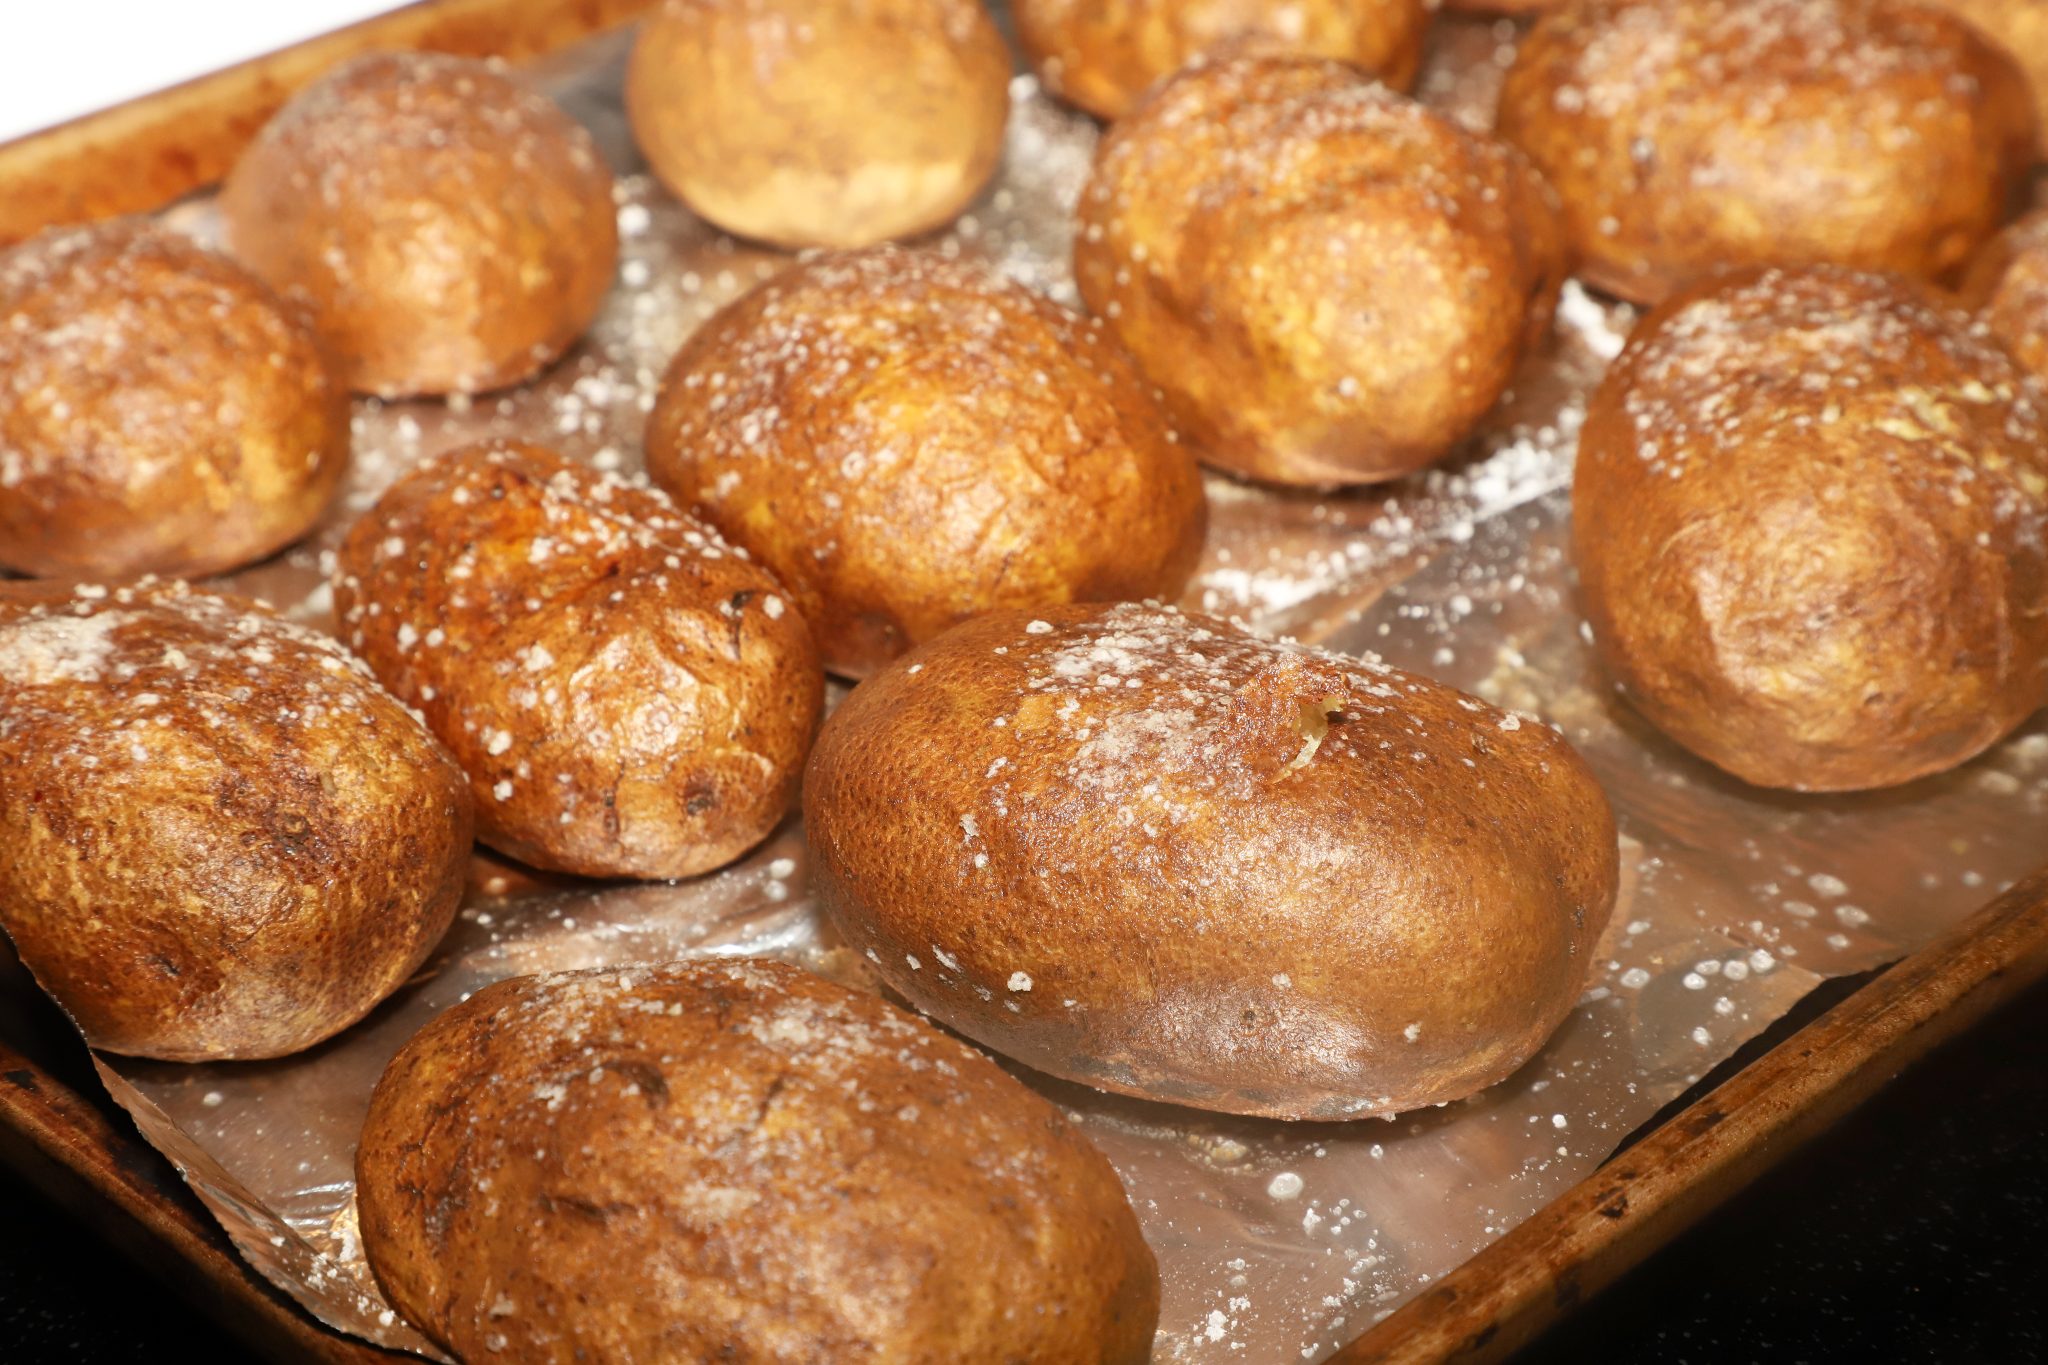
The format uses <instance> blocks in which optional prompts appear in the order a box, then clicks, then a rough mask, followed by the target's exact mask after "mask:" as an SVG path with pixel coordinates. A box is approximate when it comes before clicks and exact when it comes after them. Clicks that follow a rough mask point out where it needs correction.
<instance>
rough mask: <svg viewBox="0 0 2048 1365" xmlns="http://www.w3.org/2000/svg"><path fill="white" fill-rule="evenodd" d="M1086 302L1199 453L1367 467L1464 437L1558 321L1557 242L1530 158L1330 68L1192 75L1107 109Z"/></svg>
mask: <svg viewBox="0 0 2048 1365" xmlns="http://www.w3.org/2000/svg"><path fill="white" fill-rule="evenodd" d="M1080 227H1081V231H1080V234H1079V236H1078V237H1077V239H1076V241H1075V245H1074V274H1075V278H1076V280H1077V281H1078V283H1079V284H1080V287H1081V297H1082V298H1084V299H1086V300H1087V302H1088V306H1089V308H1090V309H1091V310H1093V311H1094V312H1095V313H1096V315H1097V316H1099V317H1101V318H1103V319H1104V320H1105V321H1106V322H1107V324H1108V326H1109V328H1110V330H1111V331H1112V332H1113V333H1114V334H1115V335H1116V337H1117V338H1118V339H1119V340H1121V341H1122V342H1123V343H1124V345H1125V346H1127V347H1128V348H1129V349H1130V351H1131V353H1132V354H1133V355H1134V356H1136V357H1137V361H1138V366H1139V368H1140V369H1141V370H1142V371H1143V372H1144V374H1145V377H1146V378H1147V379H1149V380H1151V381H1152V383H1154V384H1156V385H1158V386H1159V388H1160V389H1161V390H1163V391H1164V393H1165V395H1166V403H1167V408H1168V411H1169V412H1170V413H1171V415H1172V417H1173V419H1174V421H1175V423H1176V424H1177V425H1178V426H1179V427H1180V429H1181V430H1182V431H1184V432H1186V433H1187V434H1188V435H1189V437H1190V438H1191V439H1192V440H1193V442H1194V444H1195V447H1196V452H1197V453H1198V454H1199V455H1200V456H1201V458H1202V459H1204V460H1205V461H1207V462H1209V463H1211V464H1214V465H1218V466H1220V467H1222V468H1224V469H1228V470H1233V471H1235V472H1237V473H1240V474H1246V475H1250V476H1251V477H1253V478H1257V479H1269V480H1274V481H1276V482H1280V483H1298V484H1332V483H1370V482H1374V481H1376V480H1380V479H1391V478H1396V477H1398V476H1400V475H1402V474H1407V473H1410V472H1412V471H1414V470H1416V469H1420V468H1422V467H1423V466H1424V465H1427V464H1429V463H1431V462H1432V461H1434V460H1437V459H1439V458H1441V457H1442V456H1444V455H1445V454H1447V453H1449V452H1450V450H1451V449H1452V447H1454V446H1455V445H1456V444H1457V443H1458V442H1459V441H1461V440H1463V439H1464V438H1465V437H1466V436H1467V435H1469V434H1470V433H1471V431H1472V429H1473V427H1474V426H1475V425H1477V424H1478V422H1479V420H1480V418H1482V417H1483V416H1485V414H1486V412H1487V410H1488V409H1490V408H1491V407H1492V406H1493V404H1494V402H1495V401H1496V400H1497V399H1498V398H1499V397H1500V395H1501V393H1502V391H1503V390H1504V389H1506V387H1507V384H1508V380H1509V377H1510V376H1511V375H1512V374H1513V373H1514V370H1515V367H1516V366H1517V364H1519V363H1520V361H1521V359H1522V356H1523V354H1524V353H1525V352H1526V351H1528V350H1529V349H1530V348H1532V347H1534V346H1536V345H1537V344H1539V343H1540V342H1541V341H1542V339H1543V338H1544V337H1546V336H1547V335H1548V333H1549V328H1550V318H1551V313H1552V311H1553V309H1554V308H1555V307H1556V304H1557V296H1558V289H1559V286H1560V285H1561V284H1562V283H1563V278H1564V269H1565V258H1564V251H1563V246H1562V238H1561V236H1560V230H1559V226H1558V220H1557V214H1556V207H1555V204H1554V203H1553V201H1552V198H1551V194H1550V191H1549V190H1548V189H1547V188H1546V187H1545V186H1544V184H1543V182H1542V180H1541V178H1540V177H1538V176H1537V175H1536V173H1535V172H1534V171H1532V170H1531V169H1530V168H1529V166H1528V163H1527V162H1525V161H1524V160H1523V159H1522V157H1521V155H1520V153H1518V152H1516V151H1514V150H1513V149H1512V148H1510V147H1508V146H1506V145H1505V144H1504V143H1501V142H1498V141H1495V140H1494V139H1491V138H1489V137H1486V136H1484V135H1482V134H1478V133H1472V132H1468V131H1467V130H1465V129H1464V128H1461V127H1459V126H1458V125H1456V124H1454V123H1452V122H1451V121H1449V120H1448V119H1445V118H1443V117H1441V116H1439V115H1437V114H1434V113H1432V112H1430V111H1429V110H1427V109H1424V108H1423V107H1422V106H1421V105H1419V104H1417V103H1415V102H1414V101H1412V100H1409V99H1407V98H1405V97H1403V96H1401V95H1397V94H1395V93H1393V92H1391V91H1389V90H1387V89H1385V88H1384V87H1382V86H1379V85H1377V84H1375V83H1373V82H1372V81H1370V80H1369V79H1367V78H1366V77H1365V76H1363V75H1360V74H1359V73H1358V72H1356V71H1354V70H1352V69H1351V68H1349V67H1347V66H1344V65H1343V64H1342V63H1339V62H1331V61H1317V60H1312V59H1309V58H1301V57H1236V58H1230V59H1226V60H1219V61H1216V62H1213V63H1209V64H1207V65H1203V66H1197V67H1193V68H1190V69H1189V70H1187V71H1184V72H1182V73H1181V74H1180V75H1179V76H1176V77H1174V78H1173V79H1172V80H1171V81H1169V82H1167V83H1166V84H1165V85H1164V86H1161V87H1160V88H1159V91H1158V92H1157V93H1156V94H1155V95H1153V96H1152V98H1150V99H1149V100H1147V101H1146V102H1145V104H1143V105H1142V106H1141V107H1140V108H1139V109H1138V110H1137V111H1136V112H1134V113H1133V114H1131V115H1130V116H1129V117H1128V118H1126V119H1123V120H1122V121H1120V122H1118V123H1117V124H1115V125H1114V126H1112V127H1111V128H1110V130H1109V132H1108V135H1107V136H1105V137H1104V138H1103V140H1102V145H1101V148H1100V150H1099V151H1098V152H1097V155H1096V161H1095V170H1094V173H1093V175H1092V176H1091V177H1090V179H1089V182H1088V188H1087V190H1086V191H1085V193H1083V195H1082V197H1081V208H1080Z"/></svg>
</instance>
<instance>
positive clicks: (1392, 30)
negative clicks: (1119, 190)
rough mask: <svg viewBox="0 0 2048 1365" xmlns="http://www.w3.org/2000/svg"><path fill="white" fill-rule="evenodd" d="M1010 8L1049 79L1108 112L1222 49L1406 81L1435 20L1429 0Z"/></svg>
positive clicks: (1115, 0)
mask: <svg viewBox="0 0 2048 1365" xmlns="http://www.w3.org/2000/svg"><path fill="white" fill-rule="evenodd" d="M1010 9H1011V12H1012V13H1013V14H1014V15H1015V17H1016V21H1017V39H1018V41H1019V42H1020V43H1021V44H1022V45H1023V48H1024V55H1025V56H1026V57H1027V58H1028V59H1029V60H1030V62H1031V66H1032V69H1033V70H1034V71H1036V72H1037V73H1038V76H1039V79H1040V80H1042V81H1044V82H1045V86H1046V88H1047V89H1048V90H1050V91H1052V92H1053V93H1054V94H1055V95H1058V96H1059V97H1060V98H1062V99H1065V100H1068V101H1070V102H1072V103H1074V104H1078V105H1079V106H1081V108H1083V109H1086V110H1087V111H1088V112H1089V113H1091V114H1094V115H1095V116H1097V117H1098V118H1106V119H1115V118H1122V117H1123V116H1124V115H1125V114H1128V113H1129V112H1130V111H1131V109H1132V107H1133V106H1135V105H1136V104H1137V102H1138V99H1139V97H1140V96H1142V95H1143V94H1144V93H1145V92H1146V91H1147V90H1149V89H1150V88H1151V87H1152V86H1154V85H1155V84H1157V83H1158V82H1159V81H1160V80H1162V79H1164V78H1165V77H1167V76H1170V75H1172V74H1173V73H1174V72H1176V71H1178V70H1180V69H1181V68H1182V67H1184V66H1186V65H1188V63H1190V62H1192V61H1197V60H1199V59H1201V58H1203V57H1207V56H1212V55H1215V54H1217V53H1218V52H1222V51H1237V52H1243V51H1249V50H1252V49H1254V48H1257V49H1259V50H1264V51H1280V52H1299V53H1303V54H1306V55H1309V56H1315V57H1334V58H1336V59H1338V60H1340V61H1346V62H1349V63H1351V64H1352V65H1353V66H1356V67H1358V68H1359V69H1360V70H1362V71H1364V72H1366V73H1367V74H1369V75H1372V76H1377V77H1378V78H1379V79H1380V80H1382V81H1384V82H1385V83H1386V84H1388V85H1390V86H1392V87H1394V88H1395V89H1397V90H1406V89H1407V88H1408V87H1409V86H1411V85H1413V84H1414V83H1415V72H1416V68H1417V67H1418V66H1420V65H1421V63H1422V35H1423V31H1424V29H1426V28H1427V27H1428V25H1429V8H1428V6H1426V5H1425V4H1423V2H1422V0H1307V2H1306V3H1303V0H1285V2H1284V3H1283V0H1016V3H1014V4H1012V5H1011V6H1010Z"/></svg>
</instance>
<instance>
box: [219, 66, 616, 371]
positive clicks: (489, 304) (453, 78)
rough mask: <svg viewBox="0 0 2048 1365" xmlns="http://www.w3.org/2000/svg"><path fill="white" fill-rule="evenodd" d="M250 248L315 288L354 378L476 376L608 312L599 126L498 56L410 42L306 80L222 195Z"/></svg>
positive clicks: (549, 351) (557, 345)
mask: <svg viewBox="0 0 2048 1365" xmlns="http://www.w3.org/2000/svg"><path fill="white" fill-rule="evenodd" d="M220 206H221V214H222V217H223V218H224V220H225V222H226V225H227V234H228V241H229V243H230V244H231V245H232V246H233V248H234V251H235V253H236V254H237V255H238V256H240V257H241V258H242V259H243V260H244V261H245V262H247V263H248V264H249V266H250V268H251V269H253V270H255V271H256V273H257V274H259V275H261V276H263V277H264V278H265V279H267V280H269V281H270V283H271V284H273V285H275V286H277V287H278V288H279V289H282V290H285V291H286V292H288V293H295V294H298V295H301V296H303V297H304V298H306V299H307V300H308V301H310V302H311V304H312V305H313V307H314V309H315V311H316V313H317V314H318V319H319V322H320V326H321V329H322V331H323V332H324V333H325V334H326V336H327V338H328V340H329V342H330V343H331V344H332V345H333V347H334V351H335V354H336V356H337V357H338V358H339V362H340V365H341V369H342V373H343V374H344V376H345V377H346V379H347V382H348V384H349V386H350V387H352V388H354V389H356V390H357V391H358V392H362V393H373V394H379V395H382V396H385V397H397V396H400V395H405V394H439V393H476V392H480V391H483V390H486V389H495V388H501V387H503V386H505V385H507V384H516V383H518V382H519V381H520V380H522V379H525V378H527V377H528V376H530V375H533V374H535V373H537V372H538V371H540V370H541V369H542V368H543V367H545V366H546V365H548V364H549V363H550V362H551V361H553V360H554V359H555V358H556V357H557V356H559V355H561V354H562V352H563V351H565V350H567V349H568V348H569V346H570V345H571V344H572V343H574V342H575V340H576V339H577V338H578V337H580V336H581V335H583V331H584V329H585V328H586V327H588V326H589V325H590V321H591V319H592V318H594V317H596V316H597V310H598V308H599V306H600V305H601V304H602V303H603V302H604V296H605V293H606V291H607V290H609V289H610V288H611V282H612V268H613V266H614V264H615V263H616V261H617V258H618V245H619V242H618V224H617V221H616V219H615V217H614V210H613V207H612V175H611V171H610V170H609V169H608V168H607V167H606V166H605V164H604V160H603V158H602V157H601V156H599V154H598V151H597V145H596V144H595V143H594V142H592V141H591V139H590V135H589V134H588V133H586V132H585V131H584V130H583V128H582V126H581V125H579V124H578V123H577V122H576V121H575V120H573V119H571V118H570V117H569V116H568V115H566V114H564V113H563V112H562V111H561V110H560V109H559V108H557V107H556V106H555V104H554V103H553V102H552V101H550V100H548V99H547V98H545V97H544V96H541V95H538V94H535V93H534V92H532V91H530V90H527V89H524V88H523V87H521V86H520V85H519V84H518V83H517V82H515V81H513V80H512V79H511V78H509V77H507V76H505V75H502V74H501V73H500V72H499V70H498V69H497V68H496V67H494V66H491V65H488V64H486V63H483V62H478V61H471V60H469V59H467V58H462V57H449V56H442V55H438V54H430V53H420V52H405V53H379V54H374V55H371V56H367V57H360V58H357V59H356V60H355V61H352V62H349V63H347V64H346V65H344V66H341V67H339V68H337V69H336V70H334V71H333V72H331V73H329V74H328V75H327V76H326V77H325V78H324V79H322V80H321V81H319V82H318V83H316V84H314V85H312V86H310V87H308V88H307V89H305V90H303V91H301V92H300V93H299V94H298V95H296V96H295V97H294V98H293V99H292V100H291V102H290V103H288V104H287V105H285V107H284V108H283V109H282V110H280V111H279V112H278V115H277V117H276V118H274V119H272V120H271V121H270V122H269V123H268V124H267V125H266V126H265V127H264V129H263V131H262V132H261V133H259V134H257V136H256V140H255V141H254V142H252V143H250V144H249V147H248V149H247V150H246V151H245V152H243V153H242V159H241V160H240V161H239V162H238V163H237V164H236V166H235V169H234V173H233V174H232V175H230V176H229V177H228V181H227V185H226V186H225V188H224V189H223V191H222V193H221V201H220Z"/></svg>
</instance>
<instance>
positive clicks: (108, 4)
mask: <svg viewBox="0 0 2048 1365" xmlns="http://www.w3.org/2000/svg"><path fill="white" fill-rule="evenodd" d="M399 7H400V6H399V4H398V0H0V142H5V141H7V140H8V139H10V138H16V137H20V136H21V135H22V134H24V133H30V132H34V131H35V130H36V129H38V128H47V127H49V126H50V125H51V124H54V123H62V122H64V121H65V120H67V119H73V118H76V117H78V116H79V115H80V114H89V113H91V112H92V111H93V110H95V109H104V108H105V107H106V106H108V105H110V104H118V103H120V102H121V101H122V100H125V99H130V98H133V97H134V96H136V95H143V94H147V93H149V92H150V91H152V90H161V89H163V88H164V87H165V86H168V85H176V84H178V83H179V82H180V81H187V80H190V79H192V78H193V77H194V76H203V75H205V74H206V73H207V72H209V71H216V70H218V69H220V68H221V67H223V66H231V65H233V64H234V63H236V62H239V61H242V60H244V59H245V58H249V57H254V56H258V55H260V54H262V53H265V52H272V51H275V50H276V49H278V48H280V47H285V46H288V45H290V44H292V43H295V42H297V41H299V40H300V39H302V38H310V37H312V36H313V35H314V34H316V33H325V32H328V31H329V30H331V29H337V28H341V27H343V26H344V25H347V24H352V23H355V22H356V21H357V20H359V19H365V18H368V17H369V16H370V15H372V14H377V13H380V12H382V11H385V10H391V9H397V8H399Z"/></svg>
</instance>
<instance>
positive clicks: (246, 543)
mask: <svg viewBox="0 0 2048 1365" xmlns="http://www.w3.org/2000/svg"><path fill="white" fill-rule="evenodd" d="M348 447H349V429H348V395H347V392H346V391H345V390H344V389H343V387H342V386H341V385H340V384H339V383H338V382H336V380H335V379H334V377H333V376H332V375H331V373H330V367H329V364H328V359H327V357H326V356H325V355H324V354H323V353H322V351H321V348H320V345H319V341H318V338H317V337H316V336H315V335H314V333H313V331H312V329H311V327H310V326H309V325H308V323H307V321H306V319H305V317H304V316H303V315H302V314H301V312H300V311H299V310H298V309H295V308H292V307H290V306H288V305H287V304H286V303H285V302H284V300H282V299H280V298H278V296H277V295H276V294H274V293H272V292H271V290H270V289H269V287H268V286H266V285H265V284H264V283H263V282H262V281H261V280H258V279H257V278H256V277H255V276H253V275H251V274H249V272H247V271H246V270H244V269H242V268H241V267H240V266H238V265H236V264H235V263H234V262H233V261H231V260H229V259H228V258H227V257H225V256H222V255H220V254H219V253H217V252H213V251H209V250H207V249H206V248H204V247H202V246H200V245H199V244H198V243H196V242H194V241H192V240H190V239H189V238H186V237H183V236H181V235H179V234H177V233H174V232H171V231H169V230H168V229H164V228H160V227H157V226H155V225H154V224H152V223H149V222H146V221H144V220H140V219H122V220H117V221H113V222H108V223H101V224H97V225H94V226H90V227H83V228H59V229H53V230H51V231H49V232H45V233H42V234H41V235H39V236H37V237H35V238H32V239H31V240H29V241H28V242H25V243H23V244H22V245H20V246H18V247H16V248H14V249H13V250H12V251H9V252H7V253H6V254H5V255H0V567H5V568H9V569H15V570H18V571H20V572H23V573H28V574H35V575H39V576H54V577H82V578H131V577H134V576H135V575H137V574H142V573H149V572H162V573H179V574H210V573H219V572H222V571H224V570H227V569H232V568H235V567H238V566H240V565H243V564H248V563H252V562H254V561H255V560H258V559H262V558H263V557H264V556H266V555H269V554H271V553H272V552H274V551H276V550H279V549H281V548H283V547H284V546H285V545H288V544H290V543H291V542H292V541H294V540H297V539H298V538H299V537H300V536H302V535H304V534H305V533H306V532H307V531H308V530H310V529H311V528H312V525H313V523H314V522H315V521H316V520H318V519H319V516H320V513H321V512H322V511H323V510H324V509H325V508H326V506H327V504H328V502H329V501H330V500H331V499H332V497H333V495H334V490H335V487H336V485H337V484H339V482H340V480H341V475H342V471H343V470H344V469H345V468H346V467H347V464H348Z"/></svg>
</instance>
